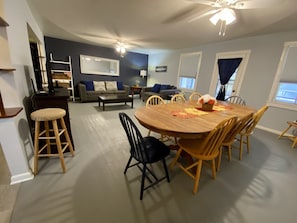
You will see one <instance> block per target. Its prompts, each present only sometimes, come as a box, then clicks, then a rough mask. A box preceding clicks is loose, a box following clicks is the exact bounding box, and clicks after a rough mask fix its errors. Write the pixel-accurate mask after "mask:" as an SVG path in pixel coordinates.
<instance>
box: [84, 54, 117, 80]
mask: <svg viewBox="0 0 297 223" xmlns="http://www.w3.org/2000/svg"><path fill="white" fill-rule="evenodd" d="M119 68H120V61H119V60H113V59H108V58H103V57H94V56H88V55H80V70H81V73H82V74H97V75H109V76H120V72H119V70H120V69H119Z"/></svg>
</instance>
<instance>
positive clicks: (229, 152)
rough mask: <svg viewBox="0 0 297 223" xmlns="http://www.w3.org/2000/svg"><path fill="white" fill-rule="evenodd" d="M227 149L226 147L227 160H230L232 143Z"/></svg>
mask: <svg viewBox="0 0 297 223" xmlns="http://www.w3.org/2000/svg"><path fill="white" fill-rule="evenodd" d="M227 149H228V161H229V162H230V161H231V150H232V145H229V146H228V148H227Z"/></svg>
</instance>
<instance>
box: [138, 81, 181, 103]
mask: <svg viewBox="0 0 297 223" xmlns="http://www.w3.org/2000/svg"><path fill="white" fill-rule="evenodd" d="M156 85H160V87H159V88H158V87H156ZM179 92H180V90H179V89H177V88H176V87H175V86H172V85H164V84H163V85H162V84H155V85H154V86H153V87H143V88H142V92H141V97H142V101H146V100H147V99H148V98H149V97H150V96H152V95H159V96H160V97H161V98H163V99H165V100H169V99H170V95H174V94H177V93H179Z"/></svg>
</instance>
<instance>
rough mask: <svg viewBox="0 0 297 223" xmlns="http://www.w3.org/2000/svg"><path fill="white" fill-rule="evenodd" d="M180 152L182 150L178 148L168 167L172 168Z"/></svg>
mask: <svg viewBox="0 0 297 223" xmlns="http://www.w3.org/2000/svg"><path fill="white" fill-rule="evenodd" d="M181 152H182V149H181V148H179V149H178V150H177V153H176V155H175V157H174V159H173V160H172V162H171V164H170V169H171V170H172V169H173V167H174V166H175V164H176V162H177V160H178V158H179V157H180V154H181Z"/></svg>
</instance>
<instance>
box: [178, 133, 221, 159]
mask: <svg viewBox="0 0 297 223" xmlns="http://www.w3.org/2000/svg"><path fill="white" fill-rule="evenodd" d="M203 141H204V138H201V139H180V140H179V141H178V145H179V146H181V147H183V148H184V150H185V151H186V152H187V153H189V154H190V155H191V156H195V157H197V158H199V159H203V160H212V159H214V158H216V157H217V156H218V155H219V151H217V152H215V153H213V154H211V155H209V154H207V155H205V154H204V152H205V148H204V145H203Z"/></svg>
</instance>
